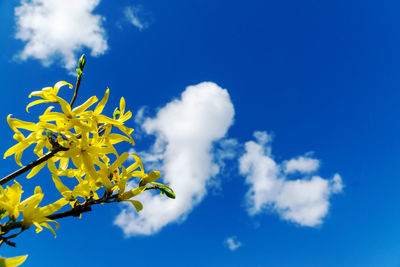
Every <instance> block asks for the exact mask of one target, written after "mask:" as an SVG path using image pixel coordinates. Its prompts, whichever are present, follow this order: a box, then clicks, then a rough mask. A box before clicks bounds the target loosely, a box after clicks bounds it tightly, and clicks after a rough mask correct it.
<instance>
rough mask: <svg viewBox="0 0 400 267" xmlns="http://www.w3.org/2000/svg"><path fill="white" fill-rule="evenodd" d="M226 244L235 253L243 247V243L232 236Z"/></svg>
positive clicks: (226, 240)
mask: <svg viewBox="0 0 400 267" xmlns="http://www.w3.org/2000/svg"><path fill="white" fill-rule="evenodd" d="M224 244H225V245H226V246H227V247H228V249H229V250H231V251H235V250H237V249H238V248H240V247H241V246H242V242H240V241H239V240H238V239H237V237H236V236H231V237H228V238H227V239H225V242H224Z"/></svg>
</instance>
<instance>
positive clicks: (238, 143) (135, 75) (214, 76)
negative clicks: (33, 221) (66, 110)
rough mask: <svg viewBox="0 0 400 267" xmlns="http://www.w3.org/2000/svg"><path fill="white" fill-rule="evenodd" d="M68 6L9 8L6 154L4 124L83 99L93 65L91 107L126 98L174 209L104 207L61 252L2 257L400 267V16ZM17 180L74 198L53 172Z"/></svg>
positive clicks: (1, 67) (252, 7) (257, 6)
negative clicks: (48, 93) (48, 91)
mask: <svg viewBox="0 0 400 267" xmlns="http://www.w3.org/2000/svg"><path fill="white" fill-rule="evenodd" d="M53 2H54V3H53ZM55 2H56V1H50V0H35V1H2V2H0V40H1V41H0V49H1V51H2V53H1V55H0V63H1V64H0V81H1V84H2V89H1V92H2V97H1V98H0V117H1V118H3V120H2V122H0V123H1V127H2V128H3V129H4V130H3V131H2V132H1V133H0V136H1V138H2V140H3V142H2V143H1V144H0V150H1V151H6V150H7V149H8V148H9V147H10V146H11V145H12V144H14V140H13V139H12V131H11V130H10V129H9V127H8V125H7V122H6V116H7V115H8V114H10V113H12V114H13V116H14V117H17V118H20V119H24V120H28V121H33V120H35V115H37V114H40V110H39V108H38V109H32V112H31V113H30V114H27V113H26V112H25V106H26V104H27V103H28V102H29V99H28V98H27V96H28V95H29V93H30V92H31V91H34V90H39V89H41V88H43V87H46V86H52V85H54V84H55V83H56V82H57V81H59V80H66V81H68V82H71V83H74V81H75V77H74V76H72V75H71V72H73V70H74V68H75V66H74V63H76V61H77V58H79V56H80V55H81V54H82V53H85V54H86V55H87V65H86V69H85V72H84V78H83V82H82V87H81V89H80V95H79V98H78V102H79V99H80V101H81V102H83V101H84V100H86V99H87V98H88V97H89V96H91V95H97V96H98V97H99V98H100V97H102V95H103V94H104V91H105V89H106V88H107V87H110V90H111V91H110V92H111V96H110V100H109V103H108V107H107V108H106V110H105V112H106V113H107V112H108V114H111V113H112V111H113V109H114V108H115V106H117V104H118V101H119V98H120V97H121V96H124V97H125V99H126V101H127V106H128V108H129V109H130V110H132V112H133V113H134V114H135V119H132V120H131V121H130V122H128V126H131V127H133V128H135V132H134V135H133V137H134V139H135V140H136V146H135V147H134V151H135V152H137V153H139V154H140V155H142V157H143V159H144V161H145V163H146V164H145V168H146V169H151V168H157V169H159V170H161V172H162V173H163V176H164V181H165V182H167V183H169V184H171V186H172V187H173V188H174V189H176V193H177V198H176V199H175V200H169V199H166V198H165V197H163V196H159V195H151V194H148V195H144V196H141V198H140V199H141V200H142V202H143V205H144V209H143V211H141V212H140V213H139V214H136V213H135V212H134V211H133V210H132V209H131V208H130V207H127V206H123V205H121V206H118V205H103V206H101V207H95V208H94V211H93V212H91V213H87V214H84V215H83V216H82V219H76V218H67V219H63V220H61V221H60V228H59V230H58V231H57V238H56V239H54V237H53V235H52V234H51V232H50V231H43V232H41V233H40V234H36V233H35V231H34V230H33V229H31V230H30V231H27V232H25V233H24V234H23V235H21V236H20V237H18V238H17V239H16V240H15V241H16V242H17V248H6V247H2V252H1V254H2V255H3V256H15V255H22V254H29V258H28V260H27V262H26V264H25V266H71V264H74V265H75V266H110V265H111V264H118V265H126V266H159V265H160V264H161V265H164V266H398V265H399V264H400V256H398V251H399V248H400V245H399V242H398V240H399V236H400V227H399V220H400V212H399V209H398V205H397V204H398V203H400V194H399V193H398V186H399V185H400V182H399V177H400V168H399V166H398V165H399V164H398V163H399V156H398V154H399V153H398V151H400V142H399V141H398V140H400V139H399V136H400V127H399V126H398V125H399V124H398V118H399V115H400V108H399V107H400V106H399V105H398V102H399V100H400V93H399V92H400V91H399V90H398V88H400V78H399V77H400V76H399V75H398V74H399V63H398V62H400V53H399V51H400V50H399V47H400V38H399V36H400V30H399V29H400V28H399V27H398V25H400V21H399V20H400V18H399V16H398V12H397V11H398V10H399V7H400V4H399V3H397V2H396V1H386V0H383V1H379V3H378V2H377V1H368V0H366V1H344V0H338V1H331V2H320V1H294V0H286V1H261V0H254V1H253V0H250V1H247V2H242V1H224V0H221V1H209V0H192V1H155V0H148V1H142V2H140V1H139V2H138V1H125V0H124V1H118V3H116V2H115V1H114V2H111V1H100V0H97V1H96V0H91V1H89V0H85V1H83V0H80V1H78V0H74V1H64V0H63V1H57V3H56V4H55ZM62 90H63V91H62V95H63V96H65V97H71V95H72V92H71V91H68V90H67V89H62ZM119 149H120V151H130V149H131V148H130V147H128V146H120V147H119ZM33 158H34V157H33V156H30V155H29V153H25V154H24V157H23V162H24V163H25V164H27V163H29V161H30V160H32V159H33ZM2 166H3V169H2V172H3V175H6V174H8V173H10V172H12V171H13V170H15V169H16V168H17V165H16V164H15V162H14V161H13V159H12V158H7V159H5V160H3V165H2ZM146 166H147V167H146ZM17 180H18V181H19V182H20V183H22V184H23V186H24V190H25V192H26V193H27V194H29V192H32V191H33V188H34V186H35V185H36V184H40V185H41V186H42V187H43V189H44V190H45V192H48V193H46V198H48V201H51V199H57V197H59V196H58V195H57V194H56V193H54V194H52V193H51V191H52V190H54V189H55V188H54V185H53V184H52V181H51V179H50V176H49V173H48V172H46V171H42V172H41V173H40V175H38V176H36V177H35V178H33V179H31V180H26V179H25V178H24V177H20V178H19V179H17ZM72 262H74V263H72Z"/></svg>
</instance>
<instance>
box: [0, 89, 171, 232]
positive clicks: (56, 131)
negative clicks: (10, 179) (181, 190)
mask: <svg viewBox="0 0 400 267" xmlns="http://www.w3.org/2000/svg"><path fill="white" fill-rule="evenodd" d="M66 85H68V86H69V87H70V88H72V85H71V84H69V83H67V82H64V81H61V82H58V83H56V84H55V85H54V87H46V88H43V89H42V90H41V91H35V92H32V93H31V94H30V95H29V97H39V99H37V100H35V101H33V102H31V103H29V104H28V106H27V111H28V109H29V108H30V107H32V106H35V105H37V104H42V103H55V104H58V105H59V108H60V110H59V111H58V112H57V111H55V110H54V107H53V106H50V107H48V108H47V109H46V110H45V111H44V113H43V115H41V116H39V121H38V122H37V123H33V122H25V121H21V120H18V119H15V118H12V117H11V115H9V116H8V117H7V121H8V124H9V126H10V127H11V129H12V130H13V131H14V133H15V134H14V139H15V140H16V141H18V143H17V144H15V145H14V146H12V147H11V148H9V149H8V150H7V151H6V152H5V154H4V157H8V156H11V155H14V157H15V161H16V162H17V163H18V164H19V165H21V166H22V164H21V157H22V154H23V152H24V150H26V149H27V148H28V147H30V146H34V148H33V152H34V153H35V154H36V155H37V156H38V157H39V158H41V157H45V156H47V155H50V154H51V157H48V159H47V160H46V161H43V162H41V163H40V164H38V165H36V166H35V167H33V168H32V169H31V171H30V172H29V174H28V175H27V178H31V177H33V176H35V175H36V174H37V173H38V172H39V171H40V170H41V169H42V168H43V167H44V166H45V165H47V167H48V169H49V170H50V172H51V174H52V179H53V181H54V184H55V186H56V188H57V189H58V191H59V192H60V193H61V195H62V198H60V199H58V200H57V201H55V202H54V203H52V204H50V205H47V206H44V207H39V204H40V202H41V200H42V199H43V196H44V194H43V192H42V189H41V188H40V187H39V186H37V187H36V189H35V192H34V194H33V195H32V196H30V197H29V198H27V199H25V200H23V201H21V195H22V192H23V191H22V186H21V185H20V184H19V183H17V182H16V181H14V184H13V185H12V186H10V187H7V188H5V189H3V188H1V187H0V190H1V193H0V210H1V212H0V213H1V214H0V218H1V219H3V218H4V217H6V216H8V217H9V221H10V222H15V221H16V220H17V219H18V217H19V215H20V213H22V220H21V221H20V224H21V226H22V227H21V228H23V229H27V228H29V227H30V226H31V225H35V226H36V227H37V228H36V232H40V231H41V230H42V227H46V228H49V229H50V230H51V231H53V233H54V230H53V229H52V227H51V226H50V225H49V224H48V223H49V222H54V223H55V224H56V226H57V227H58V224H57V222H56V221H55V220H53V218H57V215H54V213H56V212H57V211H59V210H61V209H62V208H63V207H64V206H65V205H67V204H70V205H71V207H72V209H71V210H72V212H71V215H74V214H75V215H74V216H76V215H80V214H81V212H83V211H85V210H87V209H90V206H91V205H94V204H100V203H105V202H106V203H109V202H120V201H129V202H131V203H132V204H133V205H134V206H135V208H136V210H137V211H140V210H141V209H142V204H141V203H140V202H139V201H137V200H133V199H132V198H133V197H135V196H137V195H139V194H140V193H142V192H143V191H145V190H148V189H158V190H160V192H161V193H164V194H165V195H167V196H168V197H171V198H175V195H174V193H173V191H172V189H171V188H169V187H168V186H166V185H163V184H160V183H156V182H155V181H156V180H157V179H159V178H160V176H161V175H160V173H159V172H158V171H151V172H149V173H146V172H145V171H144V168H143V164H142V162H141V160H140V157H139V156H138V155H135V154H132V155H129V154H128V153H126V152H124V153H122V154H118V152H117V150H116V149H115V147H114V145H116V144H118V143H120V142H129V143H130V144H132V145H133V144H134V141H133V139H132V137H131V133H132V131H133V129H131V128H128V127H126V126H125V125H124V123H125V121H127V120H128V119H129V118H131V116H132V113H131V112H130V111H126V110H125V99H124V98H123V97H122V98H121V100H120V103H119V108H116V109H115V111H114V114H113V116H112V117H107V116H105V115H103V114H102V112H103V109H104V107H105V105H106V103H107V100H108V97H109V90H108V89H107V90H106V92H105V94H104V97H103V98H102V100H101V101H100V102H98V99H97V97H96V96H92V97H90V98H89V99H88V100H87V101H86V102H84V103H83V104H82V105H80V106H78V107H75V108H72V106H71V105H70V104H69V103H68V102H67V101H66V100H64V99H63V98H61V97H60V96H58V92H59V90H60V88H61V87H63V86H66ZM96 102H98V104H97V105H96V106H95V107H94V109H93V110H89V108H90V107H92V106H93V105H94V104H95V103H96ZM114 129H118V130H119V132H120V133H115V132H113V130H114ZM26 132H28V134H26ZM24 133H25V134H24ZM129 156H132V157H133V159H134V163H133V164H131V165H130V166H129V167H125V166H123V163H124V162H126V161H127V159H128V157H129ZM62 177H67V178H62ZM69 178H75V179H76V185H75V186H74V188H69V187H67V186H66V185H65V184H64V183H63V181H62V179H69ZM132 179H135V180H136V182H135V183H134V184H137V187H136V188H133V189H131V187H130V186H128V184H127V182H128V181H130V180H132ZM100 193H101V194H100ZM9 225H10V223H8V224H7V223H6V224H3V225H2V229H1V230H2V234H3V233H4V232H5V231H7V230H8V228H10V226H9ZM7 227H8V228H7ZM3 230H4V231H3Z"/></svg>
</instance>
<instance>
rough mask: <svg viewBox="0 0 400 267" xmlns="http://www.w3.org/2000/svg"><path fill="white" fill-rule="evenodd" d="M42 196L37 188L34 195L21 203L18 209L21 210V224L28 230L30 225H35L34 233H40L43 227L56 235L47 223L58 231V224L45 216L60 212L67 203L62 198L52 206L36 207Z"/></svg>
mask: <svg viewBox="0 0 400 267" xmlns="http://www.w3.org/2000/svg"><path fill="white" fill-rule="evenodd" d="M43 196H44V194H43V193H42V189H41V188H40V187H39V186H37V187H36V188H35V191H34V194H33V195H32V196H31V197H29V198H27V199H25V200H24V201H22V202H21V204H20V209H21V210H22V214H23V220H22V224H23V225H24V226H25V227H26V228H29V227H30V226H31V225H35V226H36V233H39V232H40V231H42V230H43V228H42V226H43V227H46V228H48V229H49V230H51V231H52V232H53V234H54V235H56V234H55V232H54V230H53V228H52V227H51V226H50V225H49V224H48V222H53V223H54V224H55V225H56V229H58V223H57V222H56V221H53V220H50V219H49V218H47V216H49V215H51V214H53V213H55V212H56V211H58V210H60V209H61V208H62V207H64V206H65V205H66V204H68V201H67V200H66V199H64V198H61V199H59V200H57V201H56V202H54V203H53V204H50V205H47V206H44V207H38V205H39V203H40V202H41V201H42V199H43Z"/></svg>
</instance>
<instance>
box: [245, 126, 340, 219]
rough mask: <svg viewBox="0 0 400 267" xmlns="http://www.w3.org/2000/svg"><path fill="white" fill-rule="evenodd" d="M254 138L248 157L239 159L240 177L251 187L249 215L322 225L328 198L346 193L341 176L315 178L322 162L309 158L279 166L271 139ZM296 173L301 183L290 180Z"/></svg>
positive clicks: (262, 134) (262, 135) (247, 146)
mask: <svg viewBox="0 0 400 267" xmlns="http://www.w3.org/2000/svg"><path fill="white" fill-rule="evenodd" d="M254 136H255V138H256V141H249V142H246V143H245V150H246V153H245V154H244V155H243V156H242V157H241V158H240V159H239V165H240V166H239V170H240V173H241V174H242V175H244V176H245V177H246V183H247V184H248V185H249V186H250V189H249V191H248V192H247V195H246V199H247V204H248V206H247V207H248V213H249V214H250V215H255V214H258V213H261V212H263V211H267V210H274V211H276V212H277V213H279V214H280V216H281V217H282V218H283V219H286V220H289V221H292V222H296V223H298V224H300V225H302V226H316V225H318V224H321V223H322V219H323V217H325V215H326V214H327V212H328V208H329V198H330V197H331V195H332V194H334V193H339V192H341V191H342V189H343V184H342V179H341V177H340V175H339V174H335V175H334V176H333V178H332V179H324V178H322V177H320V176H318V175H316V174H315V172H316V171H317V169H318V166H319V160H317V159H314V158H310V157H297V158H294V159H291V160H289V161H286V162H284V163H282V164H279V163H277V162H276V161H275V160H274V158H273V156H272V153H271V145H270V143H271V138H270V135H268V134H267V133H266V132H255V133H254ZM295 172H297V173H298V175H299V176H300V177H299V178H298V179H296V180H290V179H288V178H287V174H288V173H295ZM306 174H309V175H306Z"/></svg>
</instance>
